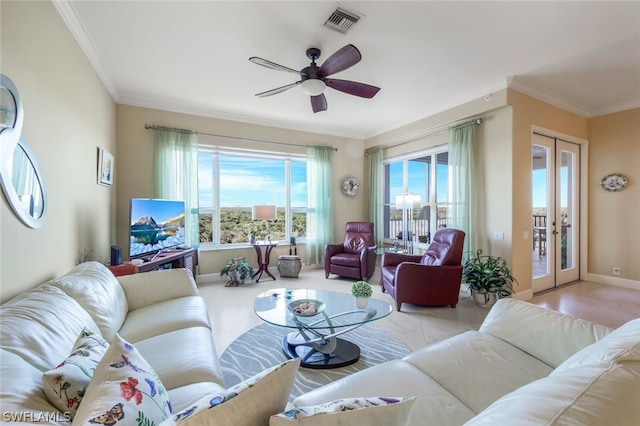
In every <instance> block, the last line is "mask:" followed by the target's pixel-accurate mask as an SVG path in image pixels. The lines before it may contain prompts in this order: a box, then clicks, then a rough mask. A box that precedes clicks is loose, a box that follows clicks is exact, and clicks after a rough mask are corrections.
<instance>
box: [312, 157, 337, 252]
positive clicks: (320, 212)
mask: <svg viewBox="0 0 640 426" xmlns="http://www.w3.org/2000/svg"><path fill="white" fill-rule="evenodd" d="M331 152H332V150H331V149H327V148H324V147H309V148H307V245H306V252H307V264H309V265H312V264H322V263H324V259H323V257H324V246H325V245H326V244H328V243H331V242H333V197H332V191H331V186H332V185H331V182H332V170H331V169H332V168H331Z"/></svg>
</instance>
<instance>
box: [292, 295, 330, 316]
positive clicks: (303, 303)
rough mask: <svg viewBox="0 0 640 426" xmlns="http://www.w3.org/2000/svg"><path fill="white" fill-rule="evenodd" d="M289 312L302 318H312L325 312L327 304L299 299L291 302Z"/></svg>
mask: <svg viewBox="0 0 640 426" xmlns="http://www.w3.org/2000/svg"><path fill="white" fill-rule="evenodd" d="M287 306H288V307H289V310H290V311H291V313H292V314H294V315H297V316H300V317H312V316H314V315H318V314H319V313H320V312H322V311H324V308H325V304H324V303H323V302H321V301H319V300H315V299H298V300H294V301H293V302H290V303H289V305H287Z"/></svg>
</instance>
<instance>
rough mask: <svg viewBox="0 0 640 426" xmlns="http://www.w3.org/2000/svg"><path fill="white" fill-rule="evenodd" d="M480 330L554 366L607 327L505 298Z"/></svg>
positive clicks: (608, 330)
mask: <svg viewBox="0 0 640 426" xmlns="http://www.w3.org/2000/svg"><path fill="white" fill-rule="evenodd" d="M480 331H481V332H483V333H487V334H491V335H492V336H495V337H497V338H499V339H502V340H504V341H505V342H507V343H509V344H511V345H513V346H516V347H518V348H520V349H521V350H523V351H524V352H526V353H528V354H530V355H531V356H533V357H535V358H538V359H539V360H541V361H543V362H545V363H547V364H548V365H550V366H551V367H553V368H556V367H557V366H559V365H560V364H562V363H563V362H564V361H565V360H566V359H567V358H569V357H570V356H571V355H573V354H575V353H576V352H578V351H579V350H581V349H583V348H584V347H586V346H588V345H591V344H592V343H595V342H597V341H598V340H600V339H602V338H603V337H604V336H606V335H607V334H609V333H610V332H611V329H610V328H607V327H603V326H601V325H597V324H593V323H590V322H588V321H584V320H581V319H578V318H573V317H571V316H569V315H565V314H563V313H560V312H557V311H553V310H551V309H547V308H544V307H542V306H538V305H534V304H532V303H528V302H523V301H521V300H516V299H512V298H506V299H500V300H498V301H497V302H496V304H495V305H493V307H492V308H491V310H490V311H489V314H488V315H487V317H486V318H485V320H484V321H483V323H482V325H481V326H480ZM569 336H570V337H569Z"/></svg>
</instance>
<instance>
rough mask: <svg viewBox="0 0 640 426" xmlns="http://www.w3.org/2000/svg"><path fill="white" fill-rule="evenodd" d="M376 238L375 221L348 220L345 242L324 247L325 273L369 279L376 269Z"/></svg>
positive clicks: (327, 274)
mask: <svg viewBox="0 0 640 426" xmlns="http://www.w3.org/2000/svg"><path fill="white" fill-rule="evenodd" d="M377 248H378V247H377V246H376V239H375V234H374V228H373V223H371V222H347V227H346V230H345V235H344V243H342V244H327V245H326V246H325V247H324V275H325V278H329V274H337V275H341V276H343V277H349V278H355V279H357V280H363V281H366V280H368V279H369V278H370V277H371V275H373V271H375V269H376V256H377V253H376V249H377Z"/></svg>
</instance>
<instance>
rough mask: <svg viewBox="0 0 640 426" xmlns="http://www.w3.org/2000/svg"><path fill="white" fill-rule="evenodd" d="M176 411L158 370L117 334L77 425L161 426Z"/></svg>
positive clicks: (105, 355) (90, 387)
mask: <svg viewBox="0 0 640 426" xmlns="http://www.w3.org/2000/svg"><path fill="white" fill-rule="evenodd" d="M177 362H178V363H179V360H178V361H177ZM176 368H179V365H177V366H176ZM172 413H173V410H172V408H171V402H170V401H169V395H168V393H167V391H166V390H165V388H164V386H163V384H162V382H161V381H160V378H159V377H158V375H157V374H156V372H155V371H153V369H152V368H151V366H150V365H149V364H148V363H147V361H145V360H144V358H143V357H142V356H141V355H140V353H139V352H138V350H137V349H136V348H135V347H134V346H133V345H131V344H130V343H128V342H126V341H125V340H124V339H122V338H121V337H120V336H119V335H118V334H116V336H115V337H114V339H113V342H112V343H111V346H109V349H108V350H107V352H106V353H105V354H104V357H103V358H102V361H100V363H99V364H98V366H97V367H96V371H95V373H94V374H93V378H92V379H91V383H90V384H89V387H88V389H87V392H86V394H85V395H84V398H83V400H82V404H80V407H79V408H78V412H77V413H76V416H75V417H74V419H73V424H74V425H76V424H78V425H86V424H89V423H98V424H114V423H116V422H120V421H122V423H121V424H143V425H146V424H156V425H157V424H159V423H160V422H162V421H163V420H165V419H166V418H168V417H169V416H170V415H171V414H172Z"/></svg>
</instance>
